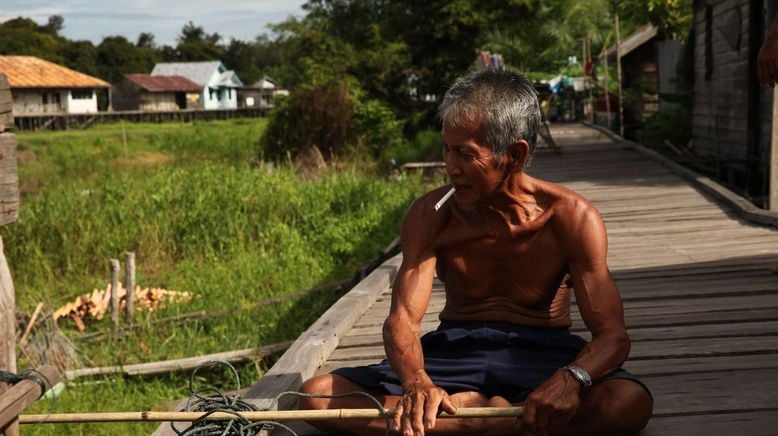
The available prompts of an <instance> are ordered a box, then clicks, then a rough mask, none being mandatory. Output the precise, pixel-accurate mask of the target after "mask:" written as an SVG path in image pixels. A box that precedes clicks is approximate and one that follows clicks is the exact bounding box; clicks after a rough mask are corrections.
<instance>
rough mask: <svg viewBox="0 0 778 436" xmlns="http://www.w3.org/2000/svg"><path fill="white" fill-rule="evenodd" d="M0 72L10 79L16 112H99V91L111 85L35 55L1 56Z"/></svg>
mask: <svg viewBox="0 0 778 436" xmlns="http://www.w3.org/2000/svg"><path fill="white" fill-rule="evenodd" d="M0 73H4V74H5V75H6V77H7V78H8V83H9V85H10V88H11V95H12V97H13V113H14V114H16V115H23V114H46V113H68V114H80V113H93V112H97V91H100V90H106V89H108V88H110V86H111V85H110V84H109V83H108V82H105V81H103V80H100V79H98V78H96V77H92V76H90V75H87V74H84V73H79V72H78V71H74V70H71V69H70V68H67V67H63V66H62V65H57V64H55V63H53V62H49V61H46V60H43V59H40V58H36V57H34V56H0Z"/></svg>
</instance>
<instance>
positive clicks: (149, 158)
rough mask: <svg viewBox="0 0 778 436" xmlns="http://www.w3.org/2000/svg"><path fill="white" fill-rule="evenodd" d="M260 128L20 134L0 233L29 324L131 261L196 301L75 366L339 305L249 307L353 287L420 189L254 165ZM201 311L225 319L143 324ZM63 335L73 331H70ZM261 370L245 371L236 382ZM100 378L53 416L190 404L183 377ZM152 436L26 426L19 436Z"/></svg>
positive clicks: (250, 331) (86, 346)
mask: <svg viewBox="0 0 778 436" xmlns="http://www.w3.org/2000/svg"><path fill="white" fill-rule="evenodd" d="M263 128H264V121H263V120H233V121H227V122H210V123H197V124H194V125H192V124H171V125H132V124H124V125H122V124H119V125H109V126H98V128H96V129H94V130H89V131H74V132H55V133H35V134H30V133H20V134H19V135H18V137H19V150H20V151H21V152H22V153H20V168H19V170H20V179H21V180H20V182H21V184H22V186H23V187H25V188H24V189H25V194H24V196H23V201H22V207H21V211H20V217H19V220H18V222H16V223H14V224H12V225H10V226H6V227H3V228H2V229H0V234H1V235H2V237H3V240H4V242H5V249H6V255H7V257H8V259H9V263H10V266H11V269H12V271H13V274H14V281H15V285H16V289H17V301H18V306H19V309H20V311H21V312H24V313H30V312H31V311H32V308H33V307H34V306H35V305H36V304H37V303H38V302H39V301H43V302H45V303H46V305H47V309H48V310H51V309H53V308H55V307H56V306H58V305H61V304H63V303H65V302H67V301H69V300H72V299H73V298H74V297H75V296H76V295H79V294H82V293H86V292H88V291H90V290H91V289H93V288H104V287H105V286H106V284H107V283H108V281H109V269H108V259H109V258H119V259H123V253H124V252H125V251H134V252H135V253H136V257H137V262H138V267H137V268H138V279H137V281H138V283H139V284H140V285H141V286H143V287H147V286H153V287H163V288H167V289H174V290H182V291H189V292H191V293H192V294H193V295H194V298H193V299H192V301H191V302H190V303H188V304H169V305H166V306H164V307H162V308H161V309H159V310H158V311H156V312H154V313H148V312H139V313H138V314H137V317H138V328H137V329H136V330H134V331H133V332H132V333H131V334H129V335H126V336H122V337H119V338H115V337H113V336H111V335H110V334H107V335H106V336H105V337H104V338H103V339H102V340H97V341H95V340H75V339H74V343H75V345H76V347H77V348H78V352H79V353H80V356H81V358H82V362H79V364H83V365H94V366H103V365H117V364H130V363H137V362H146V361H155V360H163V359H173V358H179V357H186V356H192V355H198V354H206V353H213V352H218V351H226V350H231V349H239V348H246V347H257V346H261V345H265V344H270V343H275V342H279V341H282V340H289V339H294V338H295V337H296V336H297V335H298V334H299V333H300V332H302V331H303V330H304V329H305V328H306V327H307V326H308V325H309V324H310V323H312V322H313V321H314V320H315V319H316V318H317V317H318V316H319V314H321V313H322V312H323V311H324V310H326V308H327V307H328V306H329V305H330V304H332V302H334V300H335V299H337V298H338V295H334V294H332V293H320V294H314V295H309V296H306V297H302V298H296V299H288V300H286V301H283V302H281V303H278V304H275V305H272V306H264V307H256V306H255V303H256V302H257V301H260V300H264V299H267V298H269V297H275V296H283V295H285V294H287V293H289V292H291V291H296V290H302V289H306V288H310V287H313V286H315V285H318V284H321V283H324V282H328V281H331V280H334V279H340V278H345V277H349V276H351V274H353V272H354V270H355V269H356V268H357V267H358V266H359V265H361V264H362V263H363V262H364V261H365V260H367V259H369V258H371V257H372V256H374V255H375V254H376V253H377V252H378V250H380V249H381V248H382V247H383V246H385V245H386V244H387V243H388V242H389V241H390V240H391V239H392V238H393V237H394V236H395V235H396V234H397V233H398V230H399V224H400V221H401V218H402V214H403V212H404V210H405V209H406V208H407V206H408V205H409V203H410V202H411V200H412V199H413V198H414V197H416V196H417V195H419V194H420V193H421V192H423V191H424V190H426V189H428V187H429V184H430V182H429V181H425V180H422V179H420V178H418V177H413V176H401V177H399V178H398V177H395V178H384V177H381V176H379V175H377V174H374V173H373V172H372V171H370V170H369V168H368V169H367V170H366V169H365V162H364V161H354V162H355V163H351V164H350V163H348V162H340V163H339V164H338V169H337V170H329V171H327V172H325V173H323V174H322V175H320V176H319V177H318V178H316V179H310V180H309V179H305V178H302V177H300V176H298V175H297V174H296V173H295V172H294V171H293V170H292V169H290V168H289V167H288V166H286V165H284V164H278V163H276V164H274V165H273V164H269V163H265V162H261V160H260V159H259V158H258V157H260V156H262V150H261V149H259V144H260V142H259V138H260V137H261V134H262V130H263ZM125 138H126V140H125ZM357 162H358V163H357ZM367 166H368V167H369V164H368V165H367ZM197 310H207V311H210V312H216V311H224V312H226V315H223V316H219V317H213V318H208V319H204V320H199V321H194V322H190V323H187V324H183V325H179V324H171V323H155V322H154V321H155V320H157V319H160V318H163V317H168V316H173V315H177V314H181V313H185V312H193V311H197ZM59 325H60V328H62V329H63V330H64V332H65V334H66V335H69V336H71V337H76V336H78V333H77V332H76V330H75V328H74V326H73V325H72V324H70V323H69V322H68V321H61V322H60V323H59ZM88 329H89V331H103V332H106V333H108V332H110V326H109V323H108V321H107V320H103V321H100V322H96V321H90V322H89V323H88ZM261 369H262V365H259V366H254V365H246V366H243V367H241V368H240V370H241V373H242V374H243V375H244V377H245V378H246V379H247V380H246V382H250V381H253V380H254V379H256V378H257V377H259V375H260V374H259V372H258V370H260V371H261ZM97 381H98V382H99V383H93V384H87V385H79V386H71V387H70V388H68V389H66V391H65V393H64V394H63V396H62V397H61V398H60V399H59V404H58V405H57V410H58V411H77V410H81V411H88V410H104V411H108V410H131V409H136V410H139V409H148V408H151V407H152V406H154V405H155V404H157V403H159V402H161V401H164V400H165V399H171V398H180V397H183V396H185V395H186V389H185V388H186V380H185V378H184V376H183V375H180V374H174V375H170V376H163V377H155V378H146V379H134V378H133V379H131V378H127V379H124V378H121V377H118V378H113V379H108V380H107V381H106V380H97ZM47 407H48V405H47V404H46V403H41V404H38V405H36V407H35V408H34V409H33V410H35V411H38V412H41V411H45V410H47ZM152 428H153V426H149V425H145V426H144V425H138V426H124V425H118V424H117V425H106V424H99V425H69V426H36V427H25V433H27V432H30V433H35V434H37V433H41V434H48V433H52V434H61V433H65V434H109V433H116V432H119V433H121V434H124V433H127V432H129V433H138V434H143V433H145V432H147V431H148V430H150V429H152Z"/></svg>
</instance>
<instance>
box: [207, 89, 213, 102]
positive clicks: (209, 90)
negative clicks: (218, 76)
mask: <svg viewBox="0 0 778 436" xmlns="http://www.w3.org/2000/svg"><path fill="white" fill-rule="evenodd" d="M208 97H209V99H210V100H213V88H208Z"/></svg>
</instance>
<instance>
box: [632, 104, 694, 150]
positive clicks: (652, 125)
mask: <svg viewBox="0 0 778 436" xmlns="http://www.w3.org/2000/svg"><path fill="white" fill-rule="evenodd" d="M691 132H692V111H691V105H689V104H678V105H675V106H671V107H669V108H667V109H662V110H660V111H659V112H656V113H654V114H653V115H651V117H649V118H648V119H647V120H646V122H645V127H644V132H643V135H644V138H643V142H645V143H647V144H649V145H654V146H657V145H658V146H662V147H663V146H664V142H665V141H669V142H670V143H672V144H673V145H675V146H681V147H685V146H686V144H688V143H689V141H690V140H691Z"/></svg>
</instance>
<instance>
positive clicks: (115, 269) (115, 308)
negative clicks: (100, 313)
mask: <svg viewBox="0 0 778 436" xmlns="http://www.w3.org/2000/svg"><path fill="white" fill-rule="evenodd" d="M111 323H113V334H114V335H116V334H117V333H119V260H118V259H111Z"/></svg>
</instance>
